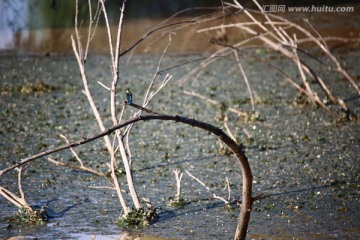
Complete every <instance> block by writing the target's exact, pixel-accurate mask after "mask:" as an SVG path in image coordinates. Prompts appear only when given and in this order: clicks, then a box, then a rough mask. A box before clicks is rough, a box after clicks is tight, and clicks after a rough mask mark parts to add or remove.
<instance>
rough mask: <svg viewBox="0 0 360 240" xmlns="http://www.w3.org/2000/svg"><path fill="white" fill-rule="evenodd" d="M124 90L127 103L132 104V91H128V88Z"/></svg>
mask: <svg viewBox="0 0 360 240" xmlns="http://www.w3.org/2000/svg"><path fill="white" fill-rule="evenodd" d="M125 92H126V101H127V103H128V104H132V101H133V97H132V93H131V92H130V90H129V88H127V89H125Z"/></svg>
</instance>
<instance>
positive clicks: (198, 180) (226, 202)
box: [185, 170, 230, 205]
mask: <svg viewBox="0 0 360 240" xmlns="http://www.w3.org/2000/svg"><path fill="white" fill-rule="evenodd" d="M185 172H186V173H187V174H188V175H189V176H190V177H191V178H193V179H194V180H195V181H197V182H198V183H200V184H201V185H202V186H203V187H205V188H206V190H207V191H209V192H210V193H211V194H212V197H213V198H216V199H219V200H221V201H223V202H224V203H225V204H226V205H230V203H229V201H228V200H226V199H225V198H223V197H220V196H219V195H216V194H215V193H214V192H213V191H212V190H211V189H210V188H209V187H208V186H206V184H205V183H204V182H202V181H201V180H200V179H199V178H197V177H195V176H194V175H192V174H191V173H190V172H189V171H186V170H185Z"/></svg>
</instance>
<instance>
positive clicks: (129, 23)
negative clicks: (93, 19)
mask: <svg viewBox="0 0 360 240" xmlns="http://www.w3.org/2000/svg"><path fill="white" fill-rule="evenodd" d="M79 2H80V5H79V14H80V16H81V17H80V19H83V21H82V23H81V27H83V28H81V29H80V31H81V32H82V34H83V35H84V36H86V30H87V29H86V25H87V23H86V21H87V19H88V16H87V15H88V13H87V1H79ZM92 2H93V10H94V11H95V9H96V6H97V5H96V2H97V1H95V0H92ZM106 2H107V8H108V16H109V20H110V23H112V28H113V30H114V32H116V28H117V26H116V24H117V21H118V18H119V16H118V13H119V6H117V5H114V4H115V3H114V2H117V1H106ZM179 2H181V3H179ZM161 3H163V4H161ZM117 4H118V2H117ZM138 4H139V3H138ZM214 4H218V1H210V2H207V5H208V6H209V5H210V6H214ZM204 5H205V3H204V2H203V1H172V2H171V4H170V3H169V1H168V0H162V1H156V2H152V4H150V5H149V6H148V7H145V8H144V7H142V8H139V5H136V4H134V3H133V1H129V3H128V6H127V9H126V10H127V11H126V16H125V25H124V34H123V42H122V47H123V48H122V50H125V49H126V48H128V47H129V46H131V45H132V44H133V43H135V42H136V41H137V40H138V39H139V38H140V37H141V36H143V35H144V34H145V33H146V32H148V31H149V30H151V29H153V28H154V27H155V26H158V25H159V24H160V23H162V21H163V20H164V18H160V17H159V16H164V14H165V13H164V11H165V12H166V13H167V15H170V14H172V13H175V12H178V11H180V10H181V9H185V8H188V7H189V6H190V7H196V6H204ZM74 13H75V3H74V1H72V0H64V1H57V0H52V1H41V0H29V1H23V0H13V1H10V0H3V1H0V50H4V49H6V50H15V51H16V52H24V53H29V52H33V53H34V52H35V53H36V52H38V53H39V52H40V53H71V51H72V47H71V41H70V37H71V35H72V34H74ZM187 13H193V14H195V16H199V15H200V14H202V13H203V12H201V11H200V10H199V11H195V10H193V11H189V12H187ZM287 17H289V18H295V19H298V20H299V21H301V19H302V18H305V17H306V18H309V19H310V22H312V23H315V24H316V27H317V28H318V30H319V32H320V33H321V34H323V35H324V36H340V37H359V36H360V30H359V28H358V26H356V25H357V24H355V25H354V23H356V22H359V21H360V19H359V16H357V13H356V8H355V12H353V13H346V14H342V15H341V17H342V18H347V19H348V22H349V23H350V24H346V26H344V25H336V24H335V23H334V21H333V20H334V18H338V17H339V16H338V15H334V14H331V13H316V14H312V15H306V14H300V13H296V14H293V15H291V14H287ZM193 18H194V17H193V16H190V15H189V14H185V13H184V14H181V15H180V16H179V17H178V18H176V19H173V20H172V22H179V21H186V20H189V19H193ZM245 20H246V19H245V18H244V16H236V17H235V16H230V17H228V18H227V19H226V20H225V23H229V22H235V21H240V22H241V21H245ZM223 21H224V19H219V20H217V21H213V22H207V23H206V24H202V25H197V26H196V27H188V28H185V29H180V30H177V31H176V35H172V44H171V47H170V49H169V52H172V53H188V52H207V51H213V50H216V48H217V47H216V46H214V45H213V44H211V43H210V42H209V40H210V39H211V38H212V37H219V36H218V35H219V34H220V35H221V34H224V33H219V32H215V31H213V32H204V33H197V32H196V31H197V29H199V28H204V27H208V26H214V25H215V24H222V23H224V22H223ZM329 22H331V23H332V24H331V26H329V24H328V23H329ZM343 22H345V21H343ZM168 23H169V22H168ZM180 26H182V25H178V27H180ZM319 28H320V29H319ZM168 30H169V29H163V30H162V31H161V32H160V33H158V34H157V35H156V34H155V35H156V36H153V37H152V38H151V39H149V40H147V41H146V42H144V43H142V44H141V45H140V46H139V47H137V48H136V49H135V53H159V52H162V51H163V49H164V47H165V46H166V44H167V43H168V41H169V34H168ZM225 34H226V37H227V38H228V36H230V37H229V38H230V42H232V41H234V42H236V41H240V40H242V39H243V38H244V37H246V36H244V35H243V34H239V31H238V30H226V33H225ZM106 36H107V32H106V29H105V28H104V24H103V22H101V21H100V23H99V26H98V28H97V32H96V34H95V36H94V39H93V41H92V45H91V50H92V51H93V52H95V53H102V54H104V53H108V52H109V50H108V47H107V44H108V40H107V37H106ZM84 38H85V37H84Z"/></svg>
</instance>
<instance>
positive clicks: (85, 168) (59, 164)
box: [48, 148, 105, 177]
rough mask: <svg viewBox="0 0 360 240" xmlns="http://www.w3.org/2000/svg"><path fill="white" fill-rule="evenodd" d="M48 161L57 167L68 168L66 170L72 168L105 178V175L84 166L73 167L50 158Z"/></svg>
mask: <svg viewBox="0 0 360 240" xmlns="http://www.w3.org/2000/svg"><path fill="white" fill-rule="evenodd" d="M70 149H71V148H70ZM48 161H49V162H51V163H53V164H55V165H57V166H61V167H66V168H72V169H75V170H81V171H86V172H90V173H92V174H95V175H98V176H101V177H105V175H104V174H103V173H102V172H100V171H97V170H94V169H92V168H88V167H85V166H84V165H80V166H75V165H71V164H66V163H63V162H59V161H57V160H55V159H53V158H50V157H49V158H48Z"/></svg>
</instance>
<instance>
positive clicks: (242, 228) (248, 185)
mask: <svg viewBox="0 0 360 240" xmlns="http://www.w3.org/2000/svg"><path fill="white" fill-rule="evenodd" d="M128 106H131V107H135V108H138V109H140V110H143V111H146V112H150V113H152V114H150V115H144V116H142V115H140V116H138V117H134V118H131V119H129V120H128V121H126V122H123V123H120V124H117V125H115V126H113V127H111V128H108V129H106V130H105V131H103V132H100V133H97V134H95V135H92V136H89V137H84V138H83V139H82V140H79V141H76V142H73V143H71V144H66V145H63V146H60V147H57V148H53V149H49V150H47V151H44V152H41V153H38V154H36V155H33V156H31V157H28V158H25V159H23V160H21V161H19V162H18V163H16V164H14V165H13V166H11V167H8V168H6V169H3V170H2V171H0V176H2V175H3V174H5V173H7V172H9V171H10V170H12V169H14V168H16V167H19V166H21V165H23V164H25V163H28V162H31V161H33V160H35V159H38V158H40V157H44V156H47V155H50V154H52V153H56V152H59V151H62V150H65V149H69V148H73V147H77V146H79V145H83V144H85V143H88V142H91V141H94V140H96V139H98V138H101V137H104V136H106V135H109V134H111V133H112V132H114V131H115V130H117V129H120V128H123V127H125V126H127V125H130V124H133V123H136V122H139V121H149V120H163V121H174V122H175V123H178V122H181V123H184V124H186V125H190V126H193V127H197V128H200V129H203V130H205V131H208V132H211V133H213V134H214V135H216V136H217V137H218V138H219V139H220V140H221V141H222V142H224V143H225V144H226V145H227V146H228V147H229V148H230V149H231V150H232V151H233V153H234V154H235V156H236V158H237V159H238V160H239V163H240V167H241V171H242V180H243V187H242V204H241V211H240V217H239V222H238V227H237V230H236V232H237V233H236V235H237V236H240V238H239V239H245V236H246V231H247V228H248V224H249V220H250V212H251V208H252V174H251V169H250V165H249V162H248V159H247V157H246V156H245V153H244V151H243V149H242V147H241V146H240V145H239V144H237V143H236V142H235V141H234V140H233V139H231V138H230V137H229V136H228V135H227V134H226V133H225V132H223V131H222V130H221V129H220V128H218V127H215V126H213V125H211V124H209V123H206V122H202V121H199V120H195V119H194V118H188V117H183V116H179V115H165V114H159V113H155V112H153V111H151V110H148V109H146V108H143V107H141V106H139V105H137V104H129V105H128Z"/></svg>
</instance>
